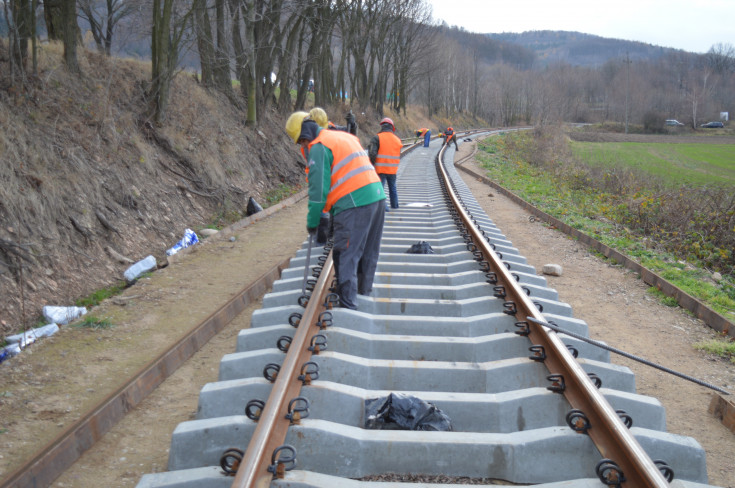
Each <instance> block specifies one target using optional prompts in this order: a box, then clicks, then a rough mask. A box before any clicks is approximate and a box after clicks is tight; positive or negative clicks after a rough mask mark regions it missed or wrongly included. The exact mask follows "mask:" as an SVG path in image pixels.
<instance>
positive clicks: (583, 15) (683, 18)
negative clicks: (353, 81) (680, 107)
mask: <svg viewBox="0 0 735 488" xmlns="http://www.w3.org/2000/svg"><path fill="white" fill-rule="evenodd" d="M428 2H429V3H430V4H431V6H432V10H433V16H434V20H439V21H441V20H443V21H445V22H446V23H447V24H449V25H450V26H453V25H456V26H460V27H464V28H465V29H466V30H468V31H470V32H478V33H483V34H484V33H500V32H524V31H529V30H564V31H577V32H584V33H585V34H594V35H597V36H602V37H612V38H616V39H625V40H630V41H641V42H646V43H649V44H654V45H657V46H663V47H673V48H676V49H684V50H685V51H691V52H698V53H704V52H707V51H708V50H709V48H710V47H712V45H714V44H717V43H727V44H731V45H733V46H735V0H558V1H549V0H428Z"/></svg>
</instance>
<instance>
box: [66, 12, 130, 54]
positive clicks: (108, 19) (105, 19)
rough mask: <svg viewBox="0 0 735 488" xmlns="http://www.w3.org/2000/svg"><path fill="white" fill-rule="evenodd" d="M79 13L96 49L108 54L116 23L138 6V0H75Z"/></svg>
mask: <svg viewBox="0 0 735 488" xmlns="http://www.w3.org/2000/svg"><path fill="white" fill-rule="evenodd" d="M77 5H78V7H79V15H80V17H82V18H83V19H84V20H86V21H87V22H88V23H89V30H90V31H91V32H92V37H93V38H94V42H95V45H96V46H97V50H98V51H99V52H101V53H105V54H106V55H108V56H109V55H110V52H111V49H112V37H113V34H114V31H115V27H116V26H117V24H118V23H119V22H120V21H121V20H122V19H124V18H125V17H127V16H129V15H131V14H132V13H133V12H135V11H136V9H137V8H139V6H140V1H139V0H105V2H104V4H103V3H101V2H98V1H95V0H77Z"/></svg>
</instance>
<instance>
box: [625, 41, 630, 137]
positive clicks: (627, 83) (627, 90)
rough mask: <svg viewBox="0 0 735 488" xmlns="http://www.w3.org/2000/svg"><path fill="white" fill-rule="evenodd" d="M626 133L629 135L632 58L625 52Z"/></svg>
mask: <svg viewBox="0 0 735 488" xmlns="http://www.w3.org/2000/svg"><path fill="white" fill-rule="evenodd" d="M625 68H626V71H625V133H626V134H627V133H628V98H629V93H630V56H628V51H626V52H625Z"/></svg>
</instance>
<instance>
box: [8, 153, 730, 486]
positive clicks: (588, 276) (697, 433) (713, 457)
mask: <svg viewBox="0 0 735 488" xmlns="http://www.w3.org/2000/svg"><path fill="white" fill-rule="evenodd" d="M471 149H472V144H471V143H461V145H460V154H459V155H458V156H457V159H460V158H461V157H462V156H463V155H464V154H469V153H470V152H471ZM465 164H467V165H469V166H472V165H473V164H474V163H472V162H467V163H465ZM473 170H474V171H478V172H479V171H480V170H479V169H477V168H476V167H474V169H473ZM463 177H464V178H465V181H467V184H468V186H469V187H470V189H471V190H472V192H473V193H474V195H475V197H476V199H477V201H478V202H479V204H480V205H481V206H482V207H483V208H484V209H485V211H486V212H487V214H488V215H489V216H490V218H491V219H492V220H493V221H494V222H495V223H496V224H497V225H498V227H500V229H501V230H502V231H503V233H504V234H505V235H506V237H508V239H510V240H511V241H512V242H513V244H514V245H515V246H516V247H517V248H518V249H519V251H520V253H521V254H522V255H524V256H525V257H526V258H527V259H528V262H529V264H531V265H533V266H534V267H535V268H536V269H537V270H539V272H540V270H541V268H542V267H543V265H544V264H547V263H556V264H560V265H562V266H563V268H564V273H563V275H562V276H560V277H547V280H548V283H549V286H551V287H553V288H555V289H556V290H557V291H558V292H559V295H560V299H561V300H562V301H565V302H567V303H569V304H570V305H571V306H572V308H573V311H574V316H575V317H577V318H579V319H582V320H585V321H586V322H587V323H588V324H589V326H590V331H591V332H590V335H591V336H592V337H593V338H595V339H599V340H603V341H605V342H607V343H608V344H610V345H613V346H615V347H619V348H621V349H624V350H626V351H628V352H630V353H633V354H638V355H641V356H644V357H646V358H647V359H649V360H652V361H655V362H658V363H661V364H664V365H666V366H668V367H670V368H672V369H675V370H679V371H682V372H684V373H688V374H691V375H694V376H697V377H699V378H701V379H704V380H706V381H708V382H711V383H713V384H716V385H719V386H723V387H726V388H728V389H730V390H731V391H732V390H735V365H733V364H729V363H726V362H724V361H722V360H719V359H715V358H711V357H707V356H706V355H704V354H702V353H699V352H697V351H695V350H694V349H693V348H692V347H691V344H692V343H693V342H696V341H698V340H702V339H705V338H710V337H713V336H714V333H713V332H712V331H711V330H710V329H709V328H707V327H706V326H705V325H704V324H702V323H701V322H700V321H698V320H695V319H692V318H691V317H690V316H689V315H687V314H686V313H685V312H683V311H682V310H681V309H678V308H669V307H666V306H663V305H662V304H660V303H659V302H657V301H656V300H655V299H653V298H651V297H649V296H648V295H647V293H646V288H647V287H646V286H645V285H644V284H643V283H642V282H641V281H640V280H638V279H637V278H636V276H635V275H633V274H632V273H630V272H628V271H626V270H624V269H622V268H620V267H618V266H613V265H610V264H608V263H606V262H604V261H601V260H600V259H598V258H597V257H595V256H594V255H592V254H591V253H590V252H589V251H588V250H587V249H586V248H585V247H584V246H581V245H580V244H579V243H577V242H576V241H573V240H571V239H569V238H567V237H565V236H564V235H562V234H561V233H560V232H559V231H556V230H554V229H551V228H548V227H547V226H545V225H544V224H543V223H541V222H538V221H536V222H531V221H530V220H529V218H528V217H529V215H528V214H527V213H526V212H524V211H523V210H521V209H520V208H519V207H517V206H516V205H515V204H513V203H512V202H510V201H509V200H507V199H506V198H504V197H502V196H500V195H496V194H493V191H492V190H490V189H489V188H487V187H486V186H485V185H484V184H482V183H481V182H479V181H474V180H473V179H471V178H468V177H466V176H463ZM399 196H400V195H399ZM305 212H306V210H305V201H302V202H300V203H299V204H297V205H296V206H294V207H290V208H287V209H285V210H282V211H280V212H278V213H277V214H275V215H273V216H272V217H268V218H267V219H264V220H263V221H260V222H257V223H256V224H254V225H252V226H250V227H247V228H245V229H243V230H242V231H240V232H237V233H235V235H234V237H235V240H234V242H233V241H230V240H228V239H219V240H212V241H211V242H207V243H205V244H204V245H202V246H200V247H198V248H197V247H195V248H192V250H191V252H189V253H188V254H187V255H186V256H184V257H183V259H181V260H180V261H179V262H177V263H175V264H173V265H171V266H169V267H168V268H165V269H161V270H159V271H157V272H156V273H153V275H152V276H151V277H150V278H145V279H142V280H140V282H139V283H138V284H136V285H135V286H133V287H131V288H129V289H128V290H126V292H125V294H124V295H123V297H122V298H123V299H121V300H115V299H112V300H109V301H108V303H105V304H103V305H102V306H100V307H98V308H97V309H95V310H93V311H92V312H91V313H93V314H94V315H96V316H100V317H109V319H110V320H111V322H112V323H113V324H114V327H113V328H112V329H108V330H100V331H92V330H86V329H74V328H66V329H65V330H63V331H62V332H61V333H60V334H58V335H57V336H55V337H53V338H50V339H48V340H45V341H43V342H42V343H40V344H37V345H34V346H33V347H32V348H31V349H29V350H28V351H25V352H24V353H23V354H21V355H20V356H18V357H17V358H15V359H14V360H12V361H9V362H8V363H5V364H3V365H2V366H1V367H0V368H1V369H0V372H2V374H3V377H2V385H0V418H1V419H2V421H1V422H2V423H1V424H0V432H3V431H4V432H3V433H2V434H0V478H2V477H4V476H6V475H7V474H8V473H9V467H10V466H11V465H14V464H18V463H19V462H20V461H19V459H22V458H23V457H22V456H23V455H25V456H29V455H30V454H31V453H32V452H34V451H35V450H36V449H38V448H40V447H41V446H42V445H43V444H44V443H45V442H46V441H47V440H48V439H49V438H51V437H52V436H53V435H55V434H56V433H57V432H58V431H60V430H61V429H62V428H63V427H64V426H65V425H68V424H69V423H70V422H73V421H74V420H76V419H77V418H78V417H79V416H80V415H81V414H82V413H83V412H85V411H86V410H85V408H88V407H89V406H91V405H92V404H94V403H95V402H96V401H99V399H100V398H102V397H103V396H105V395H107V394H108V393H109V392H110V391H113V390H114V389H115V388H116V387H117V386H118V384H119V382H120V381H121V380H123V379H126V378H127V377H128V375H130V374H132V373H133V372H134V371H136V370H137V369H138V368H139V367H140V366H142V365H143V364H145V362H146V361H147V360H149V359H150V358H151V357H153V356H155V354H157V352H158V351H160V350H161V349H163V348H164V347H165V346H167V345H168V344H169V343H170V342H172V341H173V340H174V338H175V337H178V336H179V335H181V334H182V333H183V331H186V330H188V329H190V328H191V327H192V326H193V325H194V324H196V323H198V321H201V320H202V319H203V318H204V317H206V316H207V315H209V314H210V313H211V312H212V310H213V309H214V307H216V306H219V305H220V304H221V303H222V302H223V301H224V300H226V299H228V298H229V297H231V296H232V295H234V294H235V293H236V292H237V291H239V290H240V289H241V288H242V287H243V286H244V285H245V284H247V283H249V282H250V281H253V280H254V279H256V278H257V277H259V276H260V275H261V274H263V272H265V271H266V270H267V269H269V268H270V267H271V266H273V265H274V264H275V263H277V262H279V261H280V260H282V259H284V258H286V257H288V256H292V255H293V254H294V253H295V251H296V249H297V248H298V247H299V245H300V244H301V242H302V241H303V240H304V238H305V231H304V230H303V229H304V224H305ZM126 297H127V299H125V298H126ZM131 297H132V298H131ZM257 307H259V305H258V304H254V305H252V306H251V307H250V308H249V309H248V310H246V311H245V312H244V313H243V314H241V315H240V317H238V318H237V319H236V320H234V321H233V322H232V323H231V324H230V325H228V326H227V327H226V329H225V330H224V331H223V332H221V333H220V334H219V335H218V336H217V337H216V338H214V339H213V340H211V341H210V342H209V343H208V344H207V345H206V346H205V347H204V348H203V349H202V350H201V351H199V352H198V353H197V354H196V355H194V357H193V358H192V359H190V360H189V361H188V362H187V363H186V364H185V365H184V366H182V367H181V368H180V369H179V370H178V371H176V373H174V374H173V375H172V376H171V377H170V378H169V379H168V380H167V381H166V382H164V383H163V384H162V385H161V386H160V387H159V388H158V389H157V390H156V391H155V392H154V393H152V394H151V395H150V396H149V397H148V398H147V399H145V400H144V401H143V402H142V403H141V405H139V406H138V408H136V409H135V410H134V411H132V412H131V413H129V414H128V415H127V416H126V417H125V418H124V419H123V420H122V421H121V422H120V423H119V424H118V425H116V426H115V427H114V428H113V429H112V430H111V431H110V432H109V433H108V434H107V435H105V437H104V438H103V439H102V440H101V441H100V442H98V443H97V445H95V446H94V447H93V448H92V449H90V450H89V451H88V452H87V453H85V454H84V455H83V456H82V458H81V459H80V460H79V461H78V462H77V463H75V464H74V465H73V466H72V467H71V468H70V469H69V470H68V471H67V472H66V473H65V474H64V475H62V476H61V477H60V478H59V479H58V480H57V481H56V482H55V483H54V484H53V486H54V487H82V488H87V487H89V488H92V487H94V488H97V487H100V486H106V487H129V486H135V485H136V484H137V483H138V481H139V480H140V477H141V476H142V475H143V474H146V473H152V472H156V471H163V470H165V469H166V463H167V459H168V448H169V443H170V440H171V433H172V432H173V429H174V428H175V427H176V425H177V424H178V423H179V422H182V421H186V420H189V419H192V418H193V417H194V415H195V413H196V409H197V400H198V392H199V390H200V389H201V387H202V386H203V385H204V384H206V383H207V382H211V381H215V380H216V379H217V372H218V368H219V362H220V359H221V358H222V356H223V355H224V354H227V353H229V352H232V351H234V348H235V338H236V336H237V333H238V331H239V330H240V329H242V328H246V327H248V326H249V319H250V315H251V313H252V311H253V310H254V309H256V308H257ZM612 360H613V362H615V363H617V364H622V365H625V366H628V367H630V368H631V369H633V370H634V371H635V372H636V378H637V387H638V392H639V393H641V394H644V395H650V396H654V397H656V398H658V399H659V400H660V401H661V402H662V403H663V404H664V406H665V407H666V412H667V418H668V430H669V432H673V433H676V434H681V435H687V436H691V437H694V438H695V439H696V440H697V441H698V442H699V443H700V444H701V445H702V446H703V447H704V449H705V450H706V451H707V462H708V472H709V478H710V483H712V484H714V485H717V486H722V487H728V488H735V435H734V434H733V433H731V432H729V431H728V430H727V429H726V428H725V427H724V426H722V424H721V423H720V422H719V421H717V420H715V419H714V418H712V416H711V415H710V414H708V413H707V408H708V406H709V402H710V395H711V394H710V393H709V391H708V390H706V389H704V388H702V387H699V386H696V385H694V384H691V383H688V382H685V381H683V380H679V379H677V378H674V377H671V376H668V375H666V374H664V373H661V372H658V371H657V370H652V369H650V368H648V367H645V366H642V365H639V364H638V363H633V362H631V361H629V360H625V359H622V358H619V357H617V356H613V359H612Z"/></svg>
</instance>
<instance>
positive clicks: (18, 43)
mask: <svg viewBox="0 0 735 488" xmlns="http://www.w3.org/2000/svg"><path fill="white" fill-rule="evenodd" d="M11 8H12V12H13V13H12V17H13V25H11V26H10V29H11V30H10V44H11V47H10V52H11V59H12V63H13V66H14V67H15V68H17V69H18V72H20V73H25V68H26V60H27V59H28V39H30V37H31V33H32V32H33V29H32V26H33V11H32V10H31V1H30V0H12V4H11Z"/></svg>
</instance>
